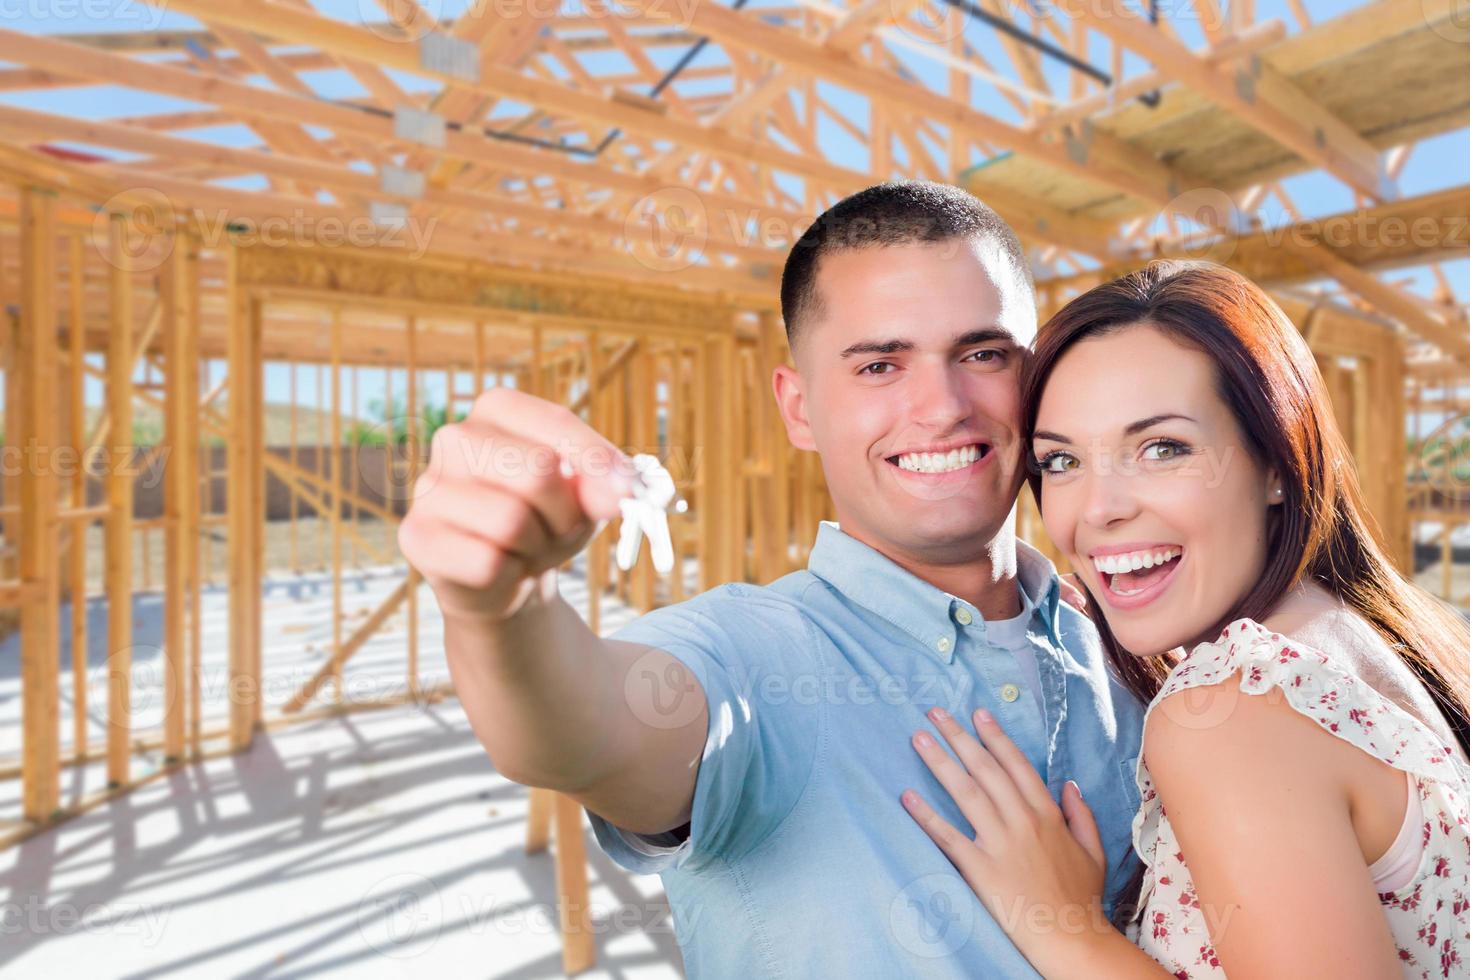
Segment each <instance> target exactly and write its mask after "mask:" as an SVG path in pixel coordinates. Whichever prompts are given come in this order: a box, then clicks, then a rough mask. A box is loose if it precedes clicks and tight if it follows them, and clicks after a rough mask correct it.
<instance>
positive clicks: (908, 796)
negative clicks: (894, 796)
mask: <svg viewBox="0 0 1470 980" xmlns="http://www.w3.org/2000/svg"><path fill="white" fill-rule="evenodd" d="M899 799H901V800H903V805H904V806H909V807H911V806H913V805H914V804H915V803H917V802H918V801H919V797H918V796H917V795H916V794H915V793H914V791H913V790H911V789H906V790H904V791H903V795H902V796H901V797H899Z"/></svg>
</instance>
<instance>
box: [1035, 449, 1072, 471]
mask: <svg viewBox="0 0 1470 980" xmlns="http://www.w3.org/2000/svg"><path fill="white" fill-rule="evenodd" d="M1037 465H1039V466H1040V467H1041V472H1043V473H1065V472H1067V471H1068V470H1074V469H1076V468H1077V457H1076V456H1073V455H1072V454H1071V453H1049V454H1047V455H1046V456H1044V457H1043V458H1042V459H1041V461H1040V462H1039V463H1038V464H1037Z"/></svg>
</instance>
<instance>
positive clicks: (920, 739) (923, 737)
mask: <svg viewBox="0 0 1470 980" xmlns="http://www.w3.org/2000/svg"><path fill="white" fill-rule="evenodd" d="M914 744H916V745H919V746H922V747H923V748H926V749H927V748H929V747H930V746H931V745H933V744H934V739H933V738H932V737H930V735H929V733H928V732H919V733H918V734H917V735H915V736H914Z"/></svg>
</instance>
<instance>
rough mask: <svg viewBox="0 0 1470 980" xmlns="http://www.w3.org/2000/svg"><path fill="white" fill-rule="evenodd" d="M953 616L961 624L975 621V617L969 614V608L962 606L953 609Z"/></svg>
mask: <svg viewBox="0 0 1470 980" xmlns="http://www.w3.org/2000/svg"><path fill="white" fill-rule="evenodd" d="M954 618H955V619H957V620H959V623H960V625H961V626H969V625H970V624H971V623H973V622H974V621H975V617H974V616H971V615H970V610H968V609H963V608H962V609H958V610H956V611H955V614H954Z"/></svg>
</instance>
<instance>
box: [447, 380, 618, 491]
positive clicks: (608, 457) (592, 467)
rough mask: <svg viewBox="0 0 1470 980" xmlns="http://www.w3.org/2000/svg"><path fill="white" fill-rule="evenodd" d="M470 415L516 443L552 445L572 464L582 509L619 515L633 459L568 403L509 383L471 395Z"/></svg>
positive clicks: (557, 453)
mask: <svg viewBox="0 0 1470 980" xmlns="http://www.w3.org/2000/svg"><path fill="white" fill-rule="evenodd" d="M468 420H473V421H474V422H476V423H479V424H482V425H488V426H490V427H493V428H494V429H497V430H499V431H500V432H501V433H503V434H504V435H505V436H507V437H509V438H510V439H511V440H513V441H514V442H516V443H519V444H520V445H523V446H539V447H547V448H550V449H551V450H552V451H553V452H554V453H555V454H556V455H557V456H558V457H560V458H561V459H565V460H566V462H567V464H568V466H569V467H570V469H571V471H572V476H571V478H570V479H571V482H572V485H573V486H574V487H575V493H576V497H577V499H578V501H579V502H580V504H581V506H582V509H583V510H585V511H586V512H587V513H589V514H591V515H593V516H594V517H597V518H603V519H607V518H613V517H616V516H617V515H618V501H619V500H621V499H623V498H624V497H626V496H627V495H628V492H629V491H630V490H631V488H632V473H633V467H632V461H631V460H630V459H628V457H627V456H625V455H624V454H623V453H622V452H621V451H620V450H619V449H618V448H617V447H616V446H614V445H613V444H612V443H611V442H609V441H608V440H607V439H605V438H603V436H602V435H601V434H599V433H598V432H597V431H596V430H595V429H593V428H592V427H591V426H589V425H588V424H587V423H586V422H583V421H582V420H581V419H580V418H579V417H578V416H577V415H576V414H575V413H573V412H572V411H571V410H570V409H568V408H567V407H566V406H564V405H558V404H556V403H555V402H549V401H546V400H545V399H541V398H536V397H535V396H532V395H528V394H526V393H525V392H522V391H516V390H515V389H513V388H491V389H490V390H488V391H486V392H483V393H482V394H481V395H480V396H479V397H478V398H476V399H475V404H474V407H473V408H472V409H470V414H469V417H468Z"/></svg>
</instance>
